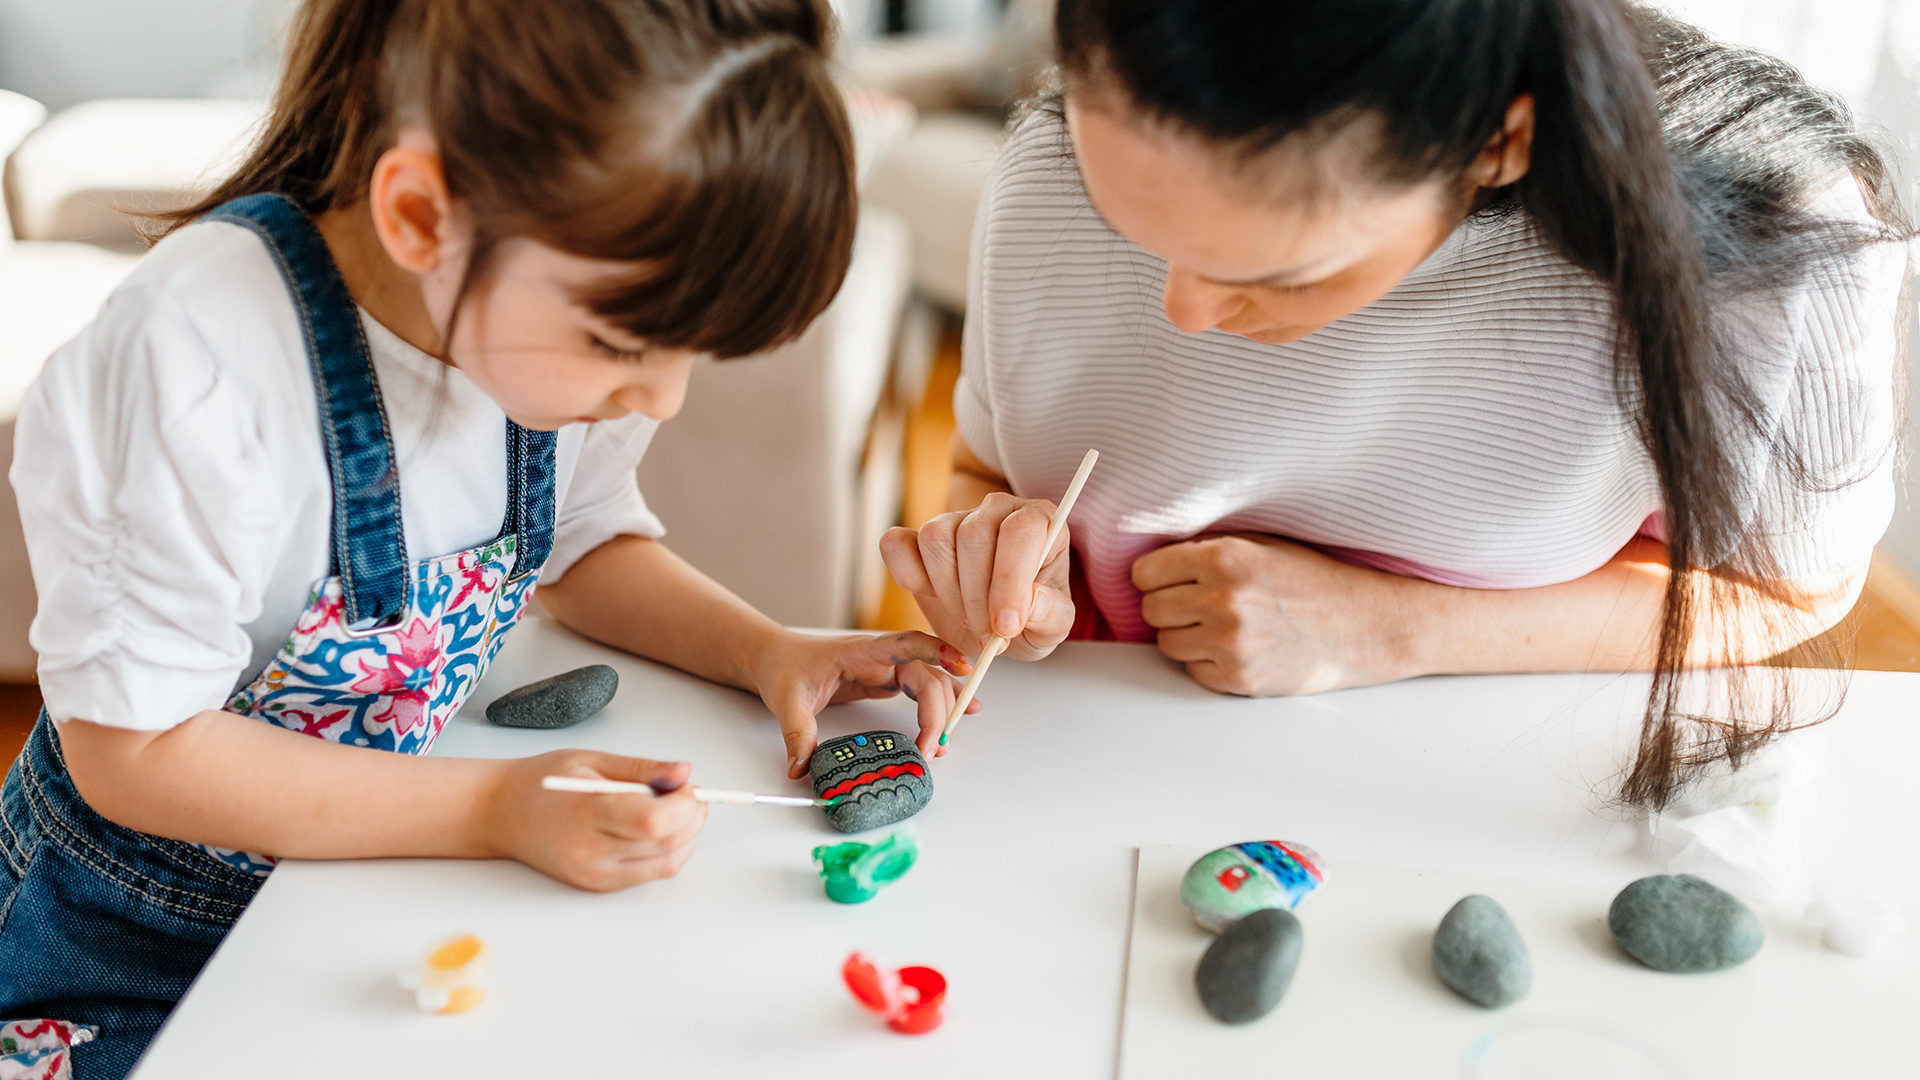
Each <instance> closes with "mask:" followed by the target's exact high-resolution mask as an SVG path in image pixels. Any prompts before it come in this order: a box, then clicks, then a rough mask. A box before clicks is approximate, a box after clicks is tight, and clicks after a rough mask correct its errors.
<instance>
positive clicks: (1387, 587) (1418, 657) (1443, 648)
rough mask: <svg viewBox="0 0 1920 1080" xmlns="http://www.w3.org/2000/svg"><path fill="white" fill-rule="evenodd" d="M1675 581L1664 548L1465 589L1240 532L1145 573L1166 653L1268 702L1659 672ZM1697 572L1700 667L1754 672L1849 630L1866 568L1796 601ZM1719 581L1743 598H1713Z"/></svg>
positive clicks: (1640, 543) (1174, 553) (1155, 557)
mask: <svg viewBox="0 0 1920 1080" xmlns="http://www.w3.org/2000/svg"><path fill="white" fill-rule="evenodd" d="M1671 573H1672V571H1671V570H1670V568H1669V566H1668V564H1667V557H1666V546H1665V545H1664V544H1660V543H1658V542H1656V541H1652V540H1646V539H1636V540H1634V541H1632V542H1631V543H1629V544H1628V545H1627V546H1626V547H1625V548H1622V549H1621V551H1620V552H1619V554H1617V555H1615V556H1614V557H1613V559H1612V560H1611V561H1609V562H1608V563H1607V564H1606V565H1605V566H1602V567H1601V568H1599V569H1598V570H1595V571H1594V572H1592V573H1590V574H1588V575H1586V576H1585V577H1582V578H1577V579H1575V580H1573V581H1568V582H1564V583H1562V584H1559V585H1549V586H1544V587H1542V588H1536V589H1467V588H1459V587H1456V586H1451V585H1440V584H1435V583H1433V582H1429V581H1421V580H1418V579H1415V578H1406V577H1400V576H1398V575H1395V574H1388V573H1383V572H1381V571H1377V570H1368V569H1364V568H1361V567H1355V566H1349V565H1347V564H1346V563H1342V562H1339V561H1338V560H1335V559H1332V558H1329V557H1327V556H1325V555H1322V554H1320V553H1319V552H1316V551H1314V550H1312V549H1311V548H1307V547H1304V546H1302V545H1299V544H1295V543H1291V542H1289V541H1285V540H1281V539H1277V538H1275V537H1271V536H1259V535H1235V536H1215V537H1206V538H1202V539H1199V540H1191V541H1187V542H1185V543H1180V544H1172V545H1169V546H1167V547H1164V548H1161V549H1159V550H1158V551H1154V552H1151V553H1149V554H1147V555H1145V556H1142V557H1141V558H1140V559H1139V560H1138V561H1137V562H1136V563H1135V564H1134V568H1133V580H1134V584H1135V585H1136V586H1137V587H1138V588H1139V589H1140V590H1141V592H1142V593H1144V594H1145V599H1144V601H1143V603H1142V605H1141V613H1142V615H1143V616H1144V617H1145V619H1146V621H1147V623H1148V624H1149V625H1151V626H1153V627H1155V628H1156V629H1158V630H1159V642H1160V649H1161V651H1162V652H1164V653H1166V654H1167V656H1169V657H1171V658H1173V659H1175V660H1178V661H1181V662H1183V663H1184V664H1186V666H1187V670H1188V672H1190V673H1191V674H1192V675H1193V677H1194V679H1195V681H1197V682H1199V683H1200V684H1201V685H1203V686H1206V687H1208V688H1209V689H1213V690H1217V691H1220V692H1223V693H1232V694H1246V695H1251V696H1264V695H1270V694H1301V693H1315V692H1318V691H1322V690H1333V689H1338V688H1340V687H1346V686H1364V685H1369V684H1372V683H1380V682H1389V681H1392V680H1395V679H1404V678H1410V677H1413V676H1416V675H1428V674H1439V673H1453V674H1466V673H1477V672H1518V671H1644V670H1650V669H1651V668H1652V666H1653V659H1654V648H1655V646H1656V643H1657V641H1658V636H1659V626H1660V619H1661V612H1662V599H1663V597H1664V596H1665V591H1666V587H1667V581H1668V577H1669V575H1670V574H1671ZM1688 577H1689V579H1690V581H1691V583H1692V584H1693V585H1694V586H1695V596H1696V601H1697V603H1698V604H1699V606H1698V608H1697V609H1696V610H1698V611H1699V612H1700V616H1699V618H1698V619H1697V620H1696V630H1695V633H1694V638H1693V641H1692V642H1691V643H1690V646H1689V658H1688V663H1689V665H1690V666H1707V665H1718V664H1744V663H1752V662H1756V661H1759V660H1764V659H1766V658H1767V657H1770V656H1774V655H1776V654H1778V653H1780V652H1783V651H1785V650H1786V649H1789V648H1791V647H1793V646H1794V645H1797V644H1799V643H1801V642H1803V641H1806V640H1807V639H1809V638H1811V637H1814V636H1816V635H1818V634H1820V633H1822V632H1824V631H1825V630H1827V629H1829V628H1830V627H1832V626H1833V625H1835V624H1836V623H1838V622H1839V621H1840V619H1841V618H1843V617H1844V616H1845V615H1846V613H1847V612H1848V611H1849V610H1851V609H1852V606H1853V604H1854V601H1855V600H1857V599H1858V598H1859V595H1860V590H1861V587H1862V586H1863V585H1864V584H1865V581H1866V566H1865V565H1864V564H1863V565H1861V566H1859V567H1857V568H1851V569H1849V570H1847V571H1844V572H1841V573H1838V574H1834V575H1831V576H1830V577H1829V578H1827V579H1824V580H1816V581H1800V582H1794V583H1792V585H1793V586H1794V587H1795V589H1796V590H1797V591H1798V592H1799V594H1800V600H1799V602H1798V603H1796V604H1794V605H1783V604H1781V603H1779V602H1777V601H1774V600H1772V599H1769V598H1768V597H1766V596H1764V595H1762V594H1761V593H1760V592H1759V591H1758V590H1756V589H1754V588H1753V587H1751V586H1749V585H1744V584H1741V583H1738V582H1734V581H1728V580H1724V579H1719V580H1715V579H1712V578H1710V576H1709V575H1708V574H1707V573H1705V572H1703V571H1691V572H1689V574H1688ZM1710 586H1712V587H1715V588H1717V589H1718V590H1719V591H1721V592H1722V593H1723V594H1724V595H1725V596H1726V597H1727V598H1728V599H1730V600H1732V603H1731V604H1729V605H1723V606H1720V607H1712V606H1709V605H1707V604H1706V603H1705V600H1706V593H1707V591H1708V588H1709V587H1710Z"/></svg>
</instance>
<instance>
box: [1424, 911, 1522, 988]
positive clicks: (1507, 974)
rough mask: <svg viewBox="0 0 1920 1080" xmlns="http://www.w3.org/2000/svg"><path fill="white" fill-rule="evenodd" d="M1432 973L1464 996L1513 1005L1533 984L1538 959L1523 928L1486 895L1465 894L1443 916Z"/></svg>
mask: <svg viewBox="0 0 1920 1080" xmlns="http://www.w3.org/2000/svg"><path fill="white" fill-rule="evenodd" d="M1433 971H1434V974H1436V975H1438V976H1440V981H1441V982H1443V983H1446V984H1447V985H1448V986H1450V987H1452V988H1453V990H1454V992H1456V993H1458V994H1459V995H1460V996H1461V997H1463V998H1466V999H1467V1000H1468V1001H1471V1002H1473V1003H1474V1004H1476V1005H1485V1006H1486V1007H1487V1008H1489V1009H1497V1008H1499V1007H1500V1006H1502V1005H1511V1004H1513V1003H1514V1002H1516V1001H1519V1000H1520V999H1521V998H1523V997H1526V996H1527V991H1528V990H1529V989H1531V988H1532V987H1533V960H1532V958H1531V957H1529V956H1528V955H1527V943H1526V942H1524V941H1522V940H1520V928H1519V927H1517V926H1515V925H1513V919H1511V918H1510V917H1508V915H1507V909H1505V908H1503V907H1501V906H1500V905H1499V904H1498V903H1496V902H1495V901H1494V900H1493V898H1492V897H1487V896H1468V897H1464V898H1462V899H1461V901H1460V902H1459V903H1457V904H1455V905H1453V907H1452V908H1451V909H1450V910H1448V912H1447V914H1446V916H1445V917H1444V918H1442V919H1441V920H1440V929H1438V930H1436V931H1434V934H1433Z"/></svg>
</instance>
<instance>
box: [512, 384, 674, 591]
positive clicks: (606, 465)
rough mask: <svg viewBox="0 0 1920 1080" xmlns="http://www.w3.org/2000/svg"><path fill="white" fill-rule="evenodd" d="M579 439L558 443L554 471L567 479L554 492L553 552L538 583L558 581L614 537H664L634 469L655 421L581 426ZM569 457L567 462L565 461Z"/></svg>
mask: <svg viewBox="0 0 1920 1080" xmlns="http://www.w3.org/2000/svg"><path fill="white" fill-rule="evenodd" d="M584 427H585V433H584V435H582V436H580V437H578V439H577V441H576V440H575V439H570V438H565V437H564V436H563V440H562V442H561V447H560V462H559V467H560V470H561V473H562V475H568V473H569V472H570V474H571V478H570V479H569V480H568V481H567V484H566V487H565V490H563V491H560V492H557V495H558V498H559V506H558V508H557V510H556V511H555V514H554V523H553V551H552V552H551V553H550V554H549V555H548V556H547V565H546V567H545V568H544V569H542V570H541V571H540V580H541V581H542V582H545V583H549V584H551V583H552V582H555V581H558V580H560V578H561V577H562V576H563V575H565V574H566V572H567V571H568V570H569V569H571V568H572V566H573V564H574V563H576V562H579V561H580V557H581V556H583V555H585V554H586V553H587V552H589V551H592V550H593V549H594V548H597V547H599V546H600V545H601V544H604V543H606V542H607V541H609V540H611V539H613V538H614V537H616V536H645V537H652V538H658V537H661V536H665V535H666V532H667V529H666V526H665V525H663V524H661V522H660V519H659V518H658V517H657V516H655V515H654V513H653V511H652V510H649V509H647V500H646V499H645V498H644V497H643V496H642V495H641V494H640V483H639V478H638V476H637V475H636V474H635V472H634V470H635V469H636V468H637V467H638V466H639V464H640V459H641V458H642V457H644V456H646V453H647V445H648V444H649V443H651V442H652V441H653V433H654V432H655V431H658V430H659V429H660V422H659V421H658V420H650V419H648V418H647V417H644V416H641V415H639V414H637V413H636V414H634V415H632V416H629V417H626V418H624V419H620V420H603V421H601V422H600V423H597V424H588V425H584ZM569 457H572V458H573V460H572V461H571V462H569V461H568V460H567V459H568V458H569Z"/></svg>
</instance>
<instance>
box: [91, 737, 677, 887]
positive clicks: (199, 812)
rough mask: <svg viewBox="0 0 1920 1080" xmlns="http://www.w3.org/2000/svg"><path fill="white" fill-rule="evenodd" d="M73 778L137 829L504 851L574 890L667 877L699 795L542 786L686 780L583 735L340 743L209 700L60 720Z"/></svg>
mask: <svg viewBox="0 0 1920 1080" xmlns="http://www.w3.org/2000/svg"><path fill="white" fill-rule="evenodd" d="M59 732H60V748H61V751H62V753H63V754H64V756H65V757H66V759H67V768H68V770H69V772H70V773H71V774H72V776H73V782H74V785H75V786H76V787H77V788H79V790H80V794H81V795H82V796H83V797H85V799H86V800H87V804H88V805H89V806H91V807H93V809H94V811H95V812H97V813H99V814H100V815H101V816H102V817H105V818H106V819H107V820H109V821H112V822H114V823H116V824H119V825H123V826H125V827H127V828H129V829H135V830H138V831H140V832H146V833H154V834H157V835H160V836H168V837H172V838H174V839H178V840H186V841H190V842H194V843H203V844H212V845H215V846H218V847H225V848H233V849H235V850H239V851H258V852H266V853H269V854H273V855H279V856H284V857H288V858H298V859H351V858H379V857H383V856H409V855H411V856H430V857H431V856H438V857H446V858H465V859H493V858H514V859H518V860H520V861H521V862H524V863H527V864H528V865H530V866H532V867H534V868H535V869H538V870H540V871H542V872H544V873H546V874H549V875H551V876H552V877H555V878H558V879H559V880H561V881H564V882H567V883H568V884H570V885H575V886H578V887H580V888H584V889H591V890H594V891H608V890H612V889H622V888H626V887H627V886H629V885H635V884H638V883H640V882H642V881H649V880H653V879H655V878H662V877H670V876H672V875H673V874H675V873H677V872H678V871H679V869H680V867H681V865H682V864H683V863H685V862H686V860H687V857H688V856H690V855H691V854H692V853H693V844H694V838H695V836H696V835H697V834H698V833H699V831H700V827H701V825H702V824H703V823H704V822H705V821H706V808H705V806H703V805H702V804H700V803H697V802H694V801H693V798H692V793H691V791H690V790H688V791H681V792H679V793H677V794H673V795H668V796H665V797H660V798H655V797H652V796H646V795H576V794H570V793H566V792H557V791H546V790H543V789H542V788H541V787H540V778H541V777H543V776H545V775H547V774H549V773H560V774H570V775H577V776H603V777H606V778H608V779H614V780H631V781H636V782H641V783H653V784H655V785H656V788H657V789H661V790H672V789H677V788H680V787H682V786H684V784H685V782H686V780H687V777H688V774H689V773H690V771H691V770H690V768H689V767H688V766H687V765H685V764H680V763H661V762H654V761H645V760H642V759H639V758H627V757H619V756H616V755H613V754H602V753H598V752H595V751H590V750H562V751H557V752H555V753H551V754H543V755H541V756H539V757H534V758H522V759H518V760H508V761H480V760H471V759H462V758H432V757H417V756H415V755H412V754H395V753H390V752H388V751H384V750H370V749H366V748H363V747H355V746H341V745H339V744H338V743H331V742H326V741H324V740H321V739H315V738H310V737H308V736H306V735H302V734H299V733H298V732H293V731H288V730H286V729H284V728H278V727H275V726H273V725H271V724H266V723H262V722H261V721H259V720H252V719H248V718H245V717H240V716H235V715H233V714H232V713H227V712H222V711H220V710H217V709H210V710H208V711H206V712H203V713H199V714H197V715H195V716H194V717H192V718H191V719H189V720H187V721H186V722H185V723H182V724H180V725H178V726H176V727H173V728H169V729H167V730H165V731H160V732H153V731H133V730H129V729H126V728H116V727H108V726H106V725H103V724H94V723H89V722H87V721H85V720H69V721H65V722H63V723H61V724H60V726H59Z"/></svg>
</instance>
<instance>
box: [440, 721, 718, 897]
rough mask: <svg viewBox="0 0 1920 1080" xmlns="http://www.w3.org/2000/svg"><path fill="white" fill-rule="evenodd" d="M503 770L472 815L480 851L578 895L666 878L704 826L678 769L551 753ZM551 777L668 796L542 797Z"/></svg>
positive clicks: (588, 753) (686, 771) (685, 773)
mask: <svg viewBox="0 0 1920 1080" xmlns="http://www.w3.org/2000/svg"><path fill="white" fill-rule="evenodd" d="M500 764H501V765H502V766H503V771H502V774H501V776H500V782H499V784H498V785H497V786H496V788H495V789H494V791H493V793H492V798H491V799H489V800H487V801H486V803H485V804H483V805H482V806H481V807H479V808H478V812H477V818H478V822H477V823H478V826H479V828H480V830H481V840H482V842H483V847H485V848H487V849H489V850H492V851H494V852H496V853H498V854H499V855H504V856H506V857H508V858H513V859H518V860H520V861H521V862H523V863H526V864H527V865H528V866H531V867H533V868H534V869H535V870H538V871H540V872H541V873H543V874H545V875H547V876H548V877H551V878H554V879H556V880H558V881H564V882H566V883H567V884H569V885H572V886H573V887H574V888H576V889H585V890H587V891H589V892H615V891H617V890H620V889H625V888H629V887H631V886H634V885H638V884H640V883H641V882H643V881H657V880H659V879H661V878H670V877H672V876H673V875H675V874H677V873H679V872H680V868H681V867H682V866H684V865H686V862H687V859H688V858H689V857H691V856H692V855H693V845H694V841H695V840H696V839H697V838H698V837H699V835H700V827H701V826H703V825H705V824H706V823H707V808H706V805H705V804H703V803H697V802H695V801H693V791H692V789H691V788H689V787H688V786H687V778H688V777H689V776H691V775H692V773H693V766H691V765H688V764H687V763H685V762H660V761H648V760H646V759H644V758H631V757H621V756H619V755H616V754H603V753H600V752H598V751H594V750H556V751H555V752H553V753H551V754H541V755H540V756H539V757H531V758H520V759H517V760H513V761H504V762H501V763H500ZM548 775H555V776H590V777H600V778H603V779H607V780H627V781H631V782H634V783H640V784H651V785H652V786H653V788H654V790H655V791H660V792H664V793H666V794H661V795H657V796H656V795H640V794H635V795H583V794H580V793H577V792H570V791H548V790H546V789H544V788H542V787H541V786H540V779H541V778H542V777H544V776H548Z"/></svg>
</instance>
